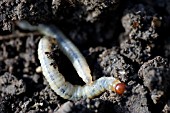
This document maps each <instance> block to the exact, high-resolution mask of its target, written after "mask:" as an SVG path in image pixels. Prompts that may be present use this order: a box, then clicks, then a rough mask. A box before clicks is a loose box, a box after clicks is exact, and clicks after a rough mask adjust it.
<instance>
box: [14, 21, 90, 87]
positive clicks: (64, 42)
mask: <svg viewBox="0 0 170 113" xmlns="http://www.w3.org/2000/svg"><path fill="white" fill-rule="evenodd" d="M17 24H18V26H19V27H20V28H22V29H25V30H30V31H34V30H38V31H40V32H41V33H43V34H45V35H46V36H49V37H53V38H55V39H56V40H57V42H58V45H59V47H60V49H61V51H62V52H63V53H64V54H65V55H66V56H67V57H68V58H69V60H70V61H71V62H72V64H73V66H74V68H75V69H76V71H77V73H78V75H79V76H80V77H81V78H82V80H83V81H84V82H85V83H86V84H91V83H92V76H91V72H90V68H89V66H88V64H87V62H86V60H85V58H84V57H83V55H82V54H81V52H80V51H79V50H78V48H77V47H76V46H75V45H74V44H73V43H72V42H71V41H70V40H68V39H67V38H66V36H65V35H64V34H63V33H62V32H61V31H60V30H58V29H57V28H56V27H54V26H53V28H50V27H48V26H45V25H43V24H40V25H39V26H32V25H30V24H29V23H28V22H26V21H21V22H19V23H17Z"/></svg>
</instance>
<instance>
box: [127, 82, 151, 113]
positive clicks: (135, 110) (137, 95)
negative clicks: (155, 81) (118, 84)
mask: <svg viewBox="0 0 170 113" xmlns="http://www.w3.org/2000/svg"><path fill="white" fill-rule="evenodd" d="M132 93H133V95H131V96H130V97H128V100H127V102H126V106H125V107H127V106H128V107H127V109H128V110H129V112H130V113H150V111H149V108H148V99H147V96H146V94H147V91H146V89H145V88H144V87H143V86H142V85H140V84H137V85H136V86H133V89H132Z"/></svg>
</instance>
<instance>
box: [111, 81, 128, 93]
mask: <svg viewBox="0 0 170 113" xmlns="http://www.w3.org/2000/svg"><path fill="white" fill-rule="evenodd" d="M125 89H126V85H125V83H117V84H116V85H113V87H112V91H114V92H116V93H117V94H119V95H122V94H123V93H124V91H125Z"/></svg>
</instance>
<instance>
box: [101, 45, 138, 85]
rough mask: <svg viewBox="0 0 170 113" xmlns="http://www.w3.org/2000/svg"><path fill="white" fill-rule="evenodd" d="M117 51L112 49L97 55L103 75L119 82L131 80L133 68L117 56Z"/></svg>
mask: <svg viewBox="0 0 170 113" xmlns="http://www.w3.org/2000/svg"><path fill="white" fill-rule="evenodd" d="M118 51H119V50H118V48H114V47H113V48H111V49H107V50H105V51H103V53H102V54H100V55H99V59H98V62H99V64H100V66H101V68H102V70H103V73H104V74H105V75H110V76H113V77H116V78H119V79H121V81H123V82H125V81H127V80H128V79H131V77H130V73H131V72H132V70H133V68H132V66H131V65H130V64H128V63H126V62H125V59H124V58H123V57H122V56H121V55H120V54H118ZM130 71H131V72H130ZM133 77H134V76H133ZM134 78H135V77H134Z"/></svg>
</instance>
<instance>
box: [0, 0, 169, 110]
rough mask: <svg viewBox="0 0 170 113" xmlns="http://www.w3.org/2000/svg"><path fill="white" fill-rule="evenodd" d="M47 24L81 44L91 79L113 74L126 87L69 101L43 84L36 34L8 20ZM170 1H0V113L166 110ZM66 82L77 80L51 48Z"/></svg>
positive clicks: (72, 70)
mask: <svg viewBox="0 0 170 113" xmlns="http://www.w3.org/2000/svg"><path fill="white" fill-rule="evenodd" d="M18 20H27V21H28V22H30V23H31V24H34V25H38V24H40V23H44V24H53V25H55V26H57V27H58V28H60V29H61V31H63V33H64V34H65V35H66V36H67V37H68V38H69V39H70V40H71V41H72V42H73V43H74V44H75V45H76V46H77V47H78V48H79V49H80V51H81V52H82V54H83V55H84V57H85V58H86V59H87V62H88V64H89V67H90V69H91V72H92V76H93V80H96V79H98V78H100V77H102V76H113V77H116V78H118V79H120V80H121V81H122V82H125V83H126V84H127V88H126V91H125V93H124V94H123V95H121V96H119V95H117V94H115V93H114V92H110V91H106V92H104V93H103V94H101V95H100V96H98V97H95V98H93V99H85V100H83V99H82V100H79V101H68V100H65V99H63V98H61V97H59V96H58V95H57V94H56V93H55V92H53V90H52V89H51V88H50V86H49V84H48V83H47V81H46V80H45V78H44V76H43V74H42V73H41V70H40V63H39V60H38V56H37V46H38V42H39V40H40V38H41V37H42V35H39V34H36V33H35V32H29V31H23V30H21V29H19V28H17V27H16V25H15V21H18ZM169 29H170V1H169V0H149V1H148V0H138V1H136V0H128V1H127V0H126V1H125V0H99V1H96V0H36V1H35V0H1V1H0V55H1V56H0V113H26V112H28V113H47V112H48V113H53V112H54V113H169V112H170V92H169V88H170V63H169V60H170V32H169ZM57 57H58V59H59V60H58V61H57V64H58V67H59V70H60V71H61V73H62V74H63V75H64V76H65V77H66V80H67V81H69V82H71V83H73V84H79V85H83V84H84V83H83V81H82V80H81V79H80V78H79V77H78V75H77V73H76V71H75V70H74V68H73V66H72V64H71V63H70V61H69V60H68V59H67V57H66V56H64V55H63V53H62V52H61V51H60V50H57Z"/></svg>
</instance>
